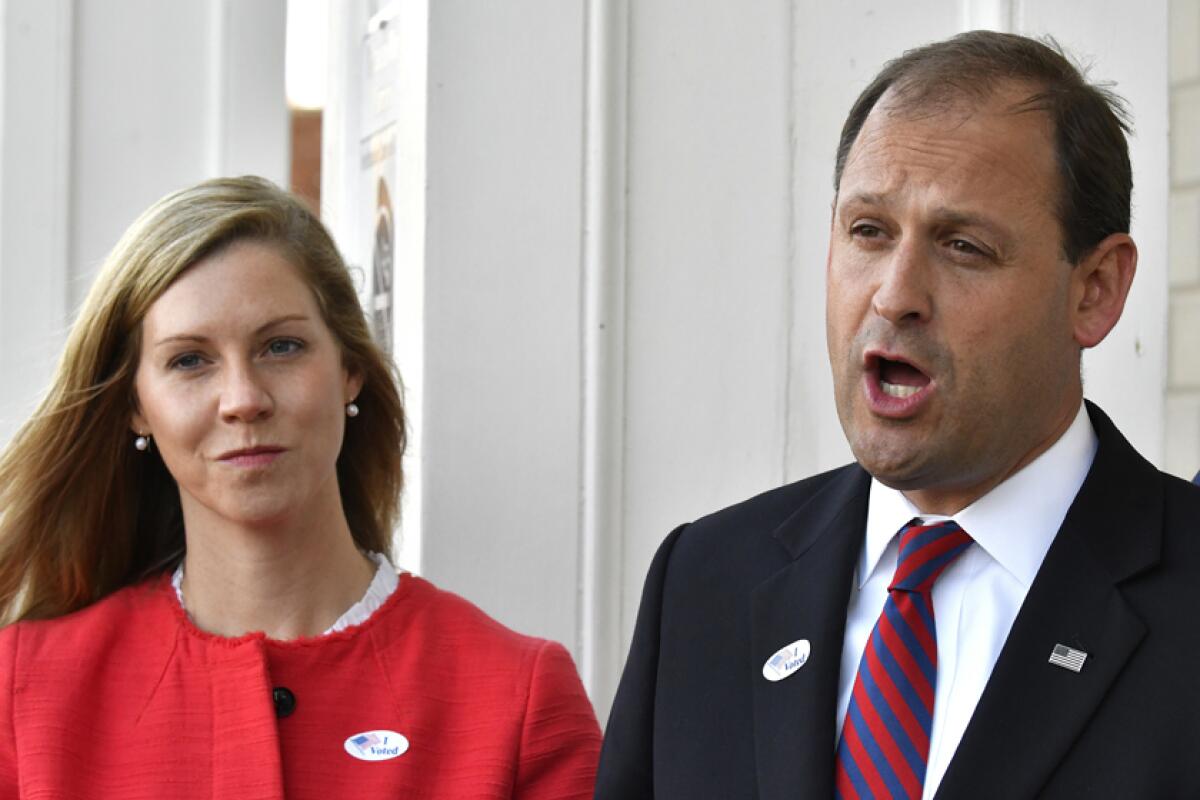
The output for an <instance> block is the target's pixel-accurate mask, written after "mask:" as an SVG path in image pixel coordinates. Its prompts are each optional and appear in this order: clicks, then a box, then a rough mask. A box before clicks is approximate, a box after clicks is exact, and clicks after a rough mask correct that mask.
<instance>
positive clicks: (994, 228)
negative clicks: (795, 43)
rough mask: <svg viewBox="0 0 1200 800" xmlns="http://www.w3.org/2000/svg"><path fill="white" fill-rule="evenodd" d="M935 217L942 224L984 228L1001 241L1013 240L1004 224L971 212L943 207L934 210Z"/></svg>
mask: <svg viewBox="0 0 1200 800" xmlns="http://www.w3.org/2000/svg"><path fill="white" fill-rule="evenodd" d="M933 217H934V219H936V220H938V221H939V222H941V223H942V224H946V225H955V226H964V227H976V228H983V229H984V230H986V231H989V232H991V233H992V234H993V235H995V236H998V237H1000V238H1001V239H1004V240H1008V239H1011V238H1012V234H1011V232H1010V231H1009V230H1008V228H1007V227H1005V226H1004V225H1003V224H1001V223H999V222H996V221H995V220H994V219H992V218H990V217H985V216H982V215H980V214H972V213H971V212H969V211H957V210H955V209H952V208H946V207H944V206H943V207H939V208H935V209H934V210H933Z"/></svg>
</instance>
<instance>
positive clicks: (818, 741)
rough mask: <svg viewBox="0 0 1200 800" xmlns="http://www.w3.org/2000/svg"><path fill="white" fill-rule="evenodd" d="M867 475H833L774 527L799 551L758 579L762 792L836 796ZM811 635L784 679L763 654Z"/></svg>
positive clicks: (755, 638) (755, 657) (773, 796)
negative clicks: (841, 697)
mask: <svg viewBox="0 0 1200 800" xmlns="http://www.w3.org/2000/svg"><path fill="white" fill-rule="evenodd" d="M869 486H870V479H869V477H868V476H867V474H866V473H865V472H863V471H862V470H861V469H859V468H858V467H849V468H847V469H845V470H844V471H843V472H842V473H841V474H840V475H838V476H837V477H835V478H834V479H833V480H832V481H831V482H830V484H829V485H828V486H826V487H825V489H823V490H822V491H821V492H820V493H819V494H817V495H816V496H815V497H814V498H813V499H812V500H811V501H809V502H808V503H807V504H805V505H804V506H803V507H802V508H800V509H799V510H798V511H797V512H796V513H795V514H793V515H792V516H791V517H790V518H789V519H788V520H787V521H786V522H784V524H783V525H781V526H780V527H779V529H778V530H777V531H776V532H775V538H776V540H777V541H778V542H779V544H780V546H781V547H783V548H784V549H785V550H786V551H787V552H788V554H789V556H790V557H791V558H792V559H793V560H792V563H790V564H789V565H788V566H787V567H785V568H784V569H782V570H780V571H779V572H777V573H776V574H774V575H773V576H771V577H770V578H768V579H767V580H766V581H764V582H763V583H761V584H759V585H758V586H757V587H755V589H754V593H753V597H752V608H753V619H752V626H751V627H752V653H751V657H752V661H753V663H752V664H751V665H750V668H751V669H752V670H753V675H752V678H751V679H752V680H753V682H754V732H755V758H756V762H757V767H758V789H759V797H760V798H761V799H762V800H784V798H786V799H787V800H797V798H805V797H815V798H816V797H819V798H822V800H826V799H827V798H829V797H832V796H833V766H834V765H833V757H834V747H835V745H836V742H835V740H834V737H835V733H836V714H837V696H838V675H839V668H840V665H841V655H842V636H843V633H844V629H845V626H846V603H847V600H848V598H849V593H850V588H851V582H852V580H853V576H854V567H855V564H856V561H857V556H858V554H859V551H860V549H861V546H862V538H863V532H864V530H865V529H866V511H867V497H868V488H869ZM799 639H807V640H808V642H809V643H810V645H811V654H810V656H809V659H808V661H807V662H806V663H805V664H804V666H803V667H801V668H800V669H798V670H796V671H795V672H794V673H793V674H791V675H790V676H788V677H787V678H784V679H783V680H780V681H777V682H771V681H768V680H767V679H766V678H764V677H763V675H762V672H761V670H762V667H763V664H764V663H765V662H766V661H767V659H769V658H770V657H771V656H772V655H773V654H774V653H776V652H777V651H778V650H779V649H780V648H781V647H783V646H785V645H788V644H791V643H792V642H794V641H796V640H799Z"/></svg>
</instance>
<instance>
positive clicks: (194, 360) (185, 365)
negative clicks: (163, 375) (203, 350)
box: [168, 353, 204, 370]
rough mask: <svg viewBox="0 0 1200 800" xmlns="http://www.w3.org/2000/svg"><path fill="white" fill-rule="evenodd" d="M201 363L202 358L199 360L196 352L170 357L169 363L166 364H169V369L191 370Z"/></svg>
mask: <svg viewBox="0 0 1200 800" xmlns="http://www.w3.org/2000/svg"><path fill="white" fill-rule="evenodd" d="M203 363H204V362H203V360H201V358H200V356H199V355H198V354H196V353H184V354H183V355H181V356H176V357H175V358H173V359H171V363H170V364H169V365H168V366H170V368H171V369H182V370H191V369H196V368H197V367H199V366H200V365H201V364H203Z"/></svg>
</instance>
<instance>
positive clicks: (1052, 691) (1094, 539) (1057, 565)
mask: <svg viewBox="0 0 1200 800" xmlns="http://www.w3.org/2000/svg"><path fill="white" fill-rule="evenodd" d="M1088 410H1089V411H1090V412H1091V416H1092V423H1093V425H1094V427H1095V428H1096V432H1097V434H1098V436H1099V437H1100V448H1099V450H1098V451H1097V454H1096V459H1095V461H1094V462H1093V465H1092V469H1091V471H1090V472H1089V473H1088V477H1087V480H1086V481H1085V482H1084V484H1083V487H1082V488H1081V489H1080V491H1079V494H1078V495H1077V496H1076V498H1075V502H1074V503H1073V504H1072V506H1071V510H1070V511H1069V512H1068V514H1067V517H1066V519H1065V520H1064V521H1063V526H1062V528H1061V529H1060V530H1059V532H1058V535H1057V536H1056V537H1055V540H1054V543H1053V544H1052V545H1051V547H1050V550H1049V551H1048V552H1047V554H1046V559H1045V561H1043V562H1042V566H1041V568H1040V569H1039V571H1038V574H1037V577H1036V578H1035V579H1034V582H1033V584H1032V585H1031V586H1030V589H1029V594H1028V595H1027V596H1026V598H1025V602H1024V603H1023V605H1022V606H1021V611H1020V613H1019V614H1018V615H1017V619H1016V621H1015V622H1014V623H1013V628H1012V631H1011V632H1010V633H1009V636H1008V639H1007V640H1006V641H1005V644H1004V648H1003V649H1002V650H1001V653H1000V657H999V659H998V660H997V662H996V666H995V668H994V669H993V670H992V675H991V678H990V679H989V680H988V683H987V686H986V687H985V688H984V692H983V695H982V696H981V697H980V699H979V704H978V705H977V706H976V708H975V713H974V714H973V715H972V717H971V722H970V724H969V725H968V726H967V730H966V732H965V733H964V734H963V739H962V741H961V742H960V744H959V746H958V749H957V751H956V752H955V755H954V758H953V760H952V761H951V762H950V766H949V769H948V770H947V772H946V775H945V777H944V778H943V780H942V783H941V785H940V787H939V790H938V793H937V797H938V798H950V797H991V796H1003V797H1005V798H1023V797H1033V796H1035V795H1037V794H1038V793H1039V791H1040V790H1041V789H1042V787H1043V786H1044V785H1045V783H1046V782H1047V780H1049V777H1050V775H1051V773H1052V771H1053V770H1054V769H1055V767H1056V766H1057V765H1058V764H1059V762H1060V761H1061V760H1062V759H1063V757H1064V756H1065V755H1066V753H1067V751H1068V749H1069V748H1070V747H1071V745H1072V743H1073V742H1074V741H1075V740H1076V739H1077V738H1078V736H1079V734H1080V733H1081V731H1082V730H1083V729H1084V727H1085V726H1086V724H1087V722H1088V720H1089V719H1090V718H1091V717H1092V715H1093V714H1094V712H1095V710H1096V708H1097V706H1099V704H1100V703H1101V702H1102V700H1103V699H1104V696H1105V694H1106V692H1107V691H1108V688H1109V687H1110V686H1111V685H1112V683H1113V681H1114V680H1115V679H1116V678H1117V676H1118V675H1119V674H1120V672H1121V670H1122V669H1123V668H1124V666H1125V664H1126V662H1127V661H1128V660H1129V658H1130V656H1131V655H1132V654H1133V652H1134V651H1135V649H1136V648H1137V646H1138V643H1139V642H1140V641H1141V640H1142V637H1143V636H1144V635H1145V626H1144V625H1143V623H1142V622H1141V620H1140V619H1139V618H1138V617H1137V615H1136V614H1135V613H1134V612H1133V610H1132V609H1130V607H1129V606H1128V604H1127V603H1126V601H1125V599H1124V598H1123V597H1122V595H1121V592H1120V589H1119V584H1120V583H1121V581H1123V580H1125V579H1126V578H1128V577H1130V576H1132V575H1134V574H1136V573H1139V572H1141V571H1144V570H1145V569H1147V568H1148V567H1150V566H1152V565H1153V564H1154V563H1155V562H1157V560H1158V552H1159V547H1160V539H1161V535H1162V518H1163V509H1162V489H1161V484H1160V483H1159V481H1158V475H1157V471H1156V470H1155V469H1154V468H1153V467H1152V466H1151V465H1150V464H1149V463H1147V462H1146V461H1145V460H1144V459H1142V458H1141V456H1139V455H1138V454H1137V453H1136V451H1134V450H1133V448H1132V447H1131V446H1130V445H1129V443H1128V442H1126V441H1125V439H1124V438H1123V437H1122V436H1121V435H1120V434H1119V433H1118V432H1117V431H1116V429H1115V428H1114V427H1113V425H1112V423H1111V422H1110V421H1109V420H1108V418H1107V417H1106V416H1104V414H1103V413H1102V412H1100V411H1099V409H1097V408H1095V407H1094V406H1091V405H1090V404H1089V406H1088ZM1056 644H1064V645H1067V646H1069V647H1073V648H1075V649H1077V650H1082V651H1084V652H1086V653H1087V654H1088V657H1087V659H1086V661H1085V662H1084V665H1083V669H1082V671H1081V672H1079V673H1075V672H1072V671H1070V670H1067V669H1063V668H1061V667H1058V666H1055V665H1053V664H1050V663H1049V657H1050V653H1051V651H1052V649H1053V648H1054V646H1055V645H1056Z"/></svg>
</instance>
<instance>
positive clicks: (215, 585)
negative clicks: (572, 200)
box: [0, 178, 600, 800]
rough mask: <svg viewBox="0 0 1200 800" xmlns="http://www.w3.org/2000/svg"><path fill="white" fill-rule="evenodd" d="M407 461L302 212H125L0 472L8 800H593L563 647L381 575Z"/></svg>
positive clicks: (382, 368)
mask: <svg viewBox="0 0 1200 800" xmlns="http://www.w3.org/2000/svg"><path fill="white" fill-rule="evenodd" d="M403 450H404V414H403V409H402V405H401V401H400V396H399V392H398V390H397V386H396V382H395V380H394V377H393V373H392V370H391V368H390V366H389V363H388V361H387V360H386V359H385V357H384V356H382V355H381V353H380V351H379V349H378V348H377V347H376V346H375V344H374V343H373V342H372V340H371V337H370V334H369V332H368V329H367V326H366V323H365V321H364V317H363V313H362V310H361V308H360V307H359V304H358V299H357V296H356V295H355V292H354V288H353V286H352V284H351V281H350V277H349V275H348V273H347V271H346V268H345V265H344V264H343V263H342V261H341V258H340V257H339V255H338V253H337V250H336V248H335V247H334V245H333V242H332V241H331V240H330V238H329V236H328V234H327V233H326V231H325V230H324V228H323V227H322V226H321V224H320V223H319V222H318V221H317V220H316V219H315V218H314V217H313V216H312V215H311V214H310V213H309V212H308V211H307V210H306V209H305V208H304V207H303V206H301V205H300V204H299V203H298V202H297V201H296V200H294V199H293V198H292V197H290V196H289V195H287V194H286V193H284V192H282V191H280V190H279V189H277V188H276V187H274V186H273V185H271V184H270V183H268V182H266V181H264V180H261V179H257V178H240V179H226V180H213V181H208V182H206V183H203V184H200V185H199V186H196V187H193V188H191V189H186V190H184V191H181V192H177V193H175V194H173V195H170V196H168V197H166V198H164V199H163V200H161V201H160V202H159V203H157V204H156V205H154V206H153V207H151V208H150V209H149V210H148V211H147V212H145V214H143V215H142V216H141V218H140V219H138V220H137V221H136V222H135V223H134V224H133V226H132V227H131V228H130V229H129V230H128V231H127V232H126V233H125V235H124V236H123V237H122V239H121V241H120V242H119V243H118V244H117V246H116V248H115V249H114V251H113V253H112V254H111V255H110V256H109V258H108V260H107V262H106V263H105V265H104V267H103V269H102V270H101V273H100V275H99V277H98V278H97V280H96V283H95V285H94V286H93V287H92V290H91V293H90V294H89V296H88V298H87V300H86V302H85V303H84V306H83V309H82V311H81V312H80V315H79V318H78V320H77V322H76V323H75V325H74V327H73V329H72V331H71V334H70V336H69V338H68V341H67V346H66V350H65V353H64V355H63V357H62V361H61V363H60V365H59V367H58V371H57V374H56V376H55V378H54V382H53V384H52V386H51V389H50V392H49V394H48V396H47V397H46V399H45V401H44V402H43V403H42V405H41V407H40V408H39V410H38V411H37V413H36V414H35V415H34V417H33V418H32V419H31V420H30V421H29V422H28V423H27V424H26V425H25V426H24V427H23V428H22V429H21V431H20V432H19V433H18V434H17V436H16V438H15V439H14V440H13V442H12V444H11V445H10V447H9V448H8V449H7V451H6V452H5V453H4V455H3V457H0V611H3V612H4V613H5V615H6V619H7V620H8V621H10V622H15V623H16V624H13V625H10V626H8V627H7V628H5V629H4V630H3V631H0V797H6V798H7V797H35V796H36V797H47V798H52V797H72V798H77V797H97V798H164V797H171V798H192V797H196V798H200V797H203V798H239V799H240V798H283V797H288V798H292V799H293V800H295V799H296V798H330V797H363V798H383V797H397V798H398V797H438V798H456V797H472V798H574V797H581V798H582V797H590V796H591V788H592V777H593V772H594V769H595V763H596V759H597V755H598V752H599V742H600V734H599V729H598V727H597V724H596V720H595V717H594V715H593V712H592V710H591V706H590V705H589V703H588V700H587V698H586V696H585V695H584V693H583V689H582V687H581V686H580V683H579V679H578V677H577V676H576V673H575V669H574V666H573V665H572V663H571V660H570V657H569V656H568V655H567V653H566V651H565V650H563V649H562V647H561V646H559V645H556V644H553V643H549V642H545V641H541V640H536V639H531V638H528V637H524V636H520V635H517V634H515V633H512V632H511V631H508V630H507V629H505V628H503V627H502V626H500V625H499V624H498V623H496V622H494V621H492V620H491V619H489V618H488V617H486V616H485V615H484V614H483V613H482V612H480V611H479V610H478V609H476V608H475V607H473V606H471V605H470V604H469V603H467V602H466V601H464V600H462V599H460V598H458V597H456V596H454V595H451V594H449V593H446V592H442V591H439V590H437V589H436V588H434V587H433V586H432V585H430V584H429V583H427V582H426V581H423V580H421V579H419V578H416V577H414V576H411V575H406V574H405V575H400V576H399V577H397V574H396V571H395V569H394V568H393V567H392V566H391V564H390V563H389V562H388V560H387V557H386V554H387V553H388V552H389V550H390V545H391V531H392V528H393V524H394V523H395V520H396V515H397V503H398V495H399V492H400V487H401V469H400V463H401V455H402V453H403Z"/></svg>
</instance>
